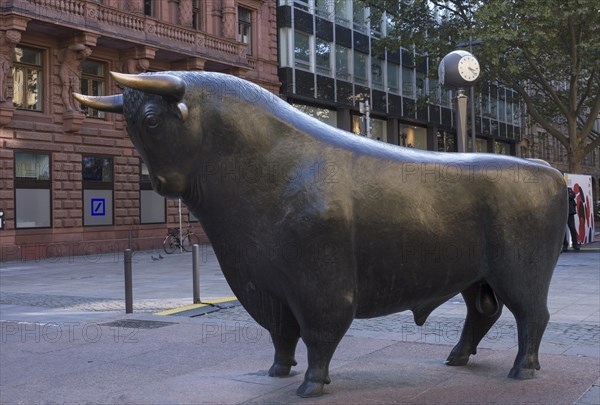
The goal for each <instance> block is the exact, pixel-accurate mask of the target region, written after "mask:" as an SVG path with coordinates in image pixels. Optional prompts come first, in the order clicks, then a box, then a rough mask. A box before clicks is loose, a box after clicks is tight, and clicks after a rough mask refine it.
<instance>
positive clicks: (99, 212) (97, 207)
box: [91, 198, 106, 217]
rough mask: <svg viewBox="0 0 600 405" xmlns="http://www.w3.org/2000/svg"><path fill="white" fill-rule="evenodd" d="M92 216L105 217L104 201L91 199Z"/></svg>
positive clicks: (102, 199)
mask: <svg viewBox="0 0 600 405" xmlns="http://www.w3.org/2000/svg"><path fill="white" fill-rule="evenodd" d="M91 202H92V216H93V217H103V216H105V215H106V199H104V198H92V199H91Z"/></svg>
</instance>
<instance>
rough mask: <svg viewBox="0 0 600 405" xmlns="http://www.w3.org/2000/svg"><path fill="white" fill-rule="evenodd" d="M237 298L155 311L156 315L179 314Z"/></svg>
mask: <svg viewBox="0 0 600 405" xmlns="http://www.w3.org/2000/svg"><path fill="white" fill-rule="evenodd" d="M235 300H237V298H236V297H227V298H218V299H216V300H209V301H203V302H202V303H201V304H191V305H186V306H184V307H179V308H173V309H167V310H165V311H160V312H156V313H154V315H173V314H178V313H180V312H185V311H191V310H192V309H198V308H202V307H206V306H208V305H210V304H220V303H223V302H229V301H235Z"/></svg>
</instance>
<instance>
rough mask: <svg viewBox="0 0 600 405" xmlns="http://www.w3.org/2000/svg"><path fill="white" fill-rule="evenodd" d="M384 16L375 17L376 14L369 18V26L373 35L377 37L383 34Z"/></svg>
mask: <svg viewBox="0 0 600 405" xmlns="http://www.w3.org/2000/svg"><path fill="white" fill-rule="evenodd" d="M382 21H383V16H382V17H380V18H375V16H373V15H371V17H370V18H369V26H370V27H371V36H372V37H375V38H380V37H381V36H382V35H383V24H382Z"/></svg>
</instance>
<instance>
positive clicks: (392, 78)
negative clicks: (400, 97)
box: [387, 61, 400, 94]
mask: <svg viewBox="0 0 600 405" xmlns="http://www.w3.org/2000/svg"><path fill="white" fill-rule="evenodd" d="M399 72H400V66H399V65H397V64H395V63H393V62H389V61H388V63H387V90H388V91H389V92H390V93H395V94H398V92H399V91H400V86H399V80H398V75H399Z"/></svg>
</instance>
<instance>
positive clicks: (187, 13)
mask: <svg viewBox="0 0 600 405" xmlns="http://www.w3.org/2000/svg"><path fill="white" fill-rule="evenodd" d="M192 11H193V10H192V0H180V1H179V24H180V25H183V26H184V27H191V26H192Z"/></svg>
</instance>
